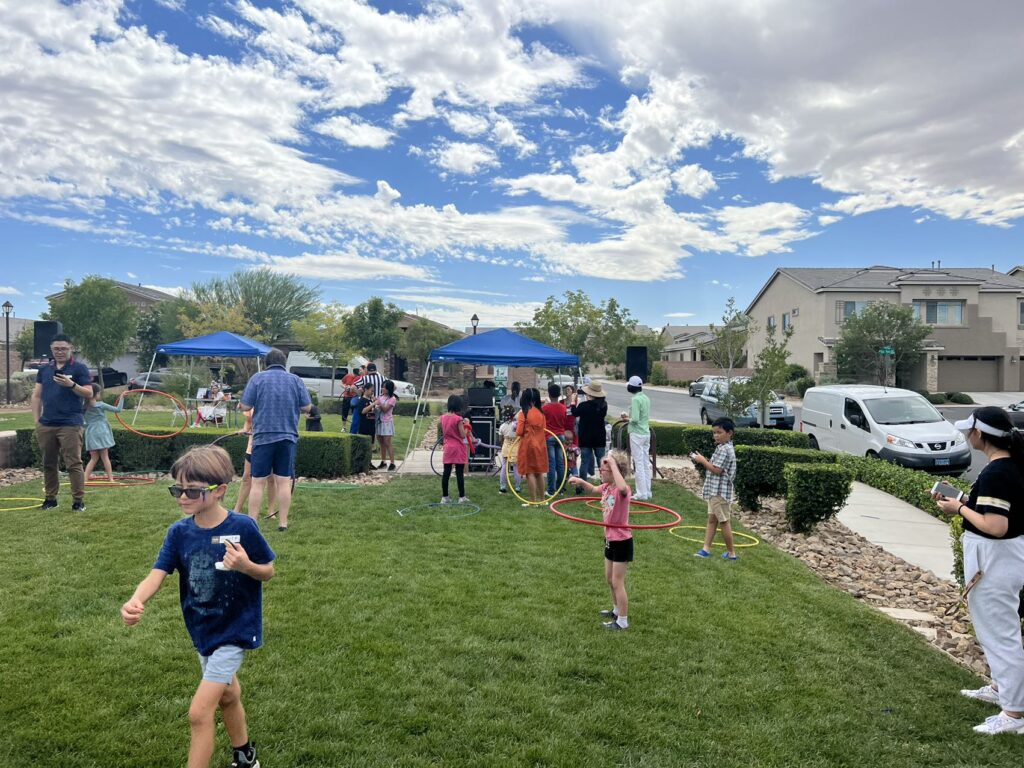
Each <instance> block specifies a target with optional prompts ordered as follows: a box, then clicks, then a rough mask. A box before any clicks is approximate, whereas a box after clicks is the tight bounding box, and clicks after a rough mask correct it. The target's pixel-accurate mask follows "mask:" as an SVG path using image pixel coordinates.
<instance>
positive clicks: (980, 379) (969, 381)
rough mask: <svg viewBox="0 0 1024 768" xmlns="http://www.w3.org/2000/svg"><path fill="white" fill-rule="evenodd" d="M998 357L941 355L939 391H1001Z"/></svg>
mask: <svg viewBox="0 0 1024 768" xmlns="http://www.w3.org/2000/svg"><path fill="white" fill-rule="evenodd" d="M999 360H1000V358H998V357H942V356H941V355H940V356H939V391H941V392H999V391H1001V390H1002V387H1001V386H1000V383H999Z"/></svg>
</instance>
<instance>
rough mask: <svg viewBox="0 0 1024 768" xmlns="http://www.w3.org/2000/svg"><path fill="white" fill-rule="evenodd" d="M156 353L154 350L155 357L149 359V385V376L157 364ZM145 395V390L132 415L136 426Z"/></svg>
mask: <svg viewBox="0 0 1024 768" xmlns="http://www.w3.org/2000/svg"><path fill="white" fill-rule="evenodd" d="M156 355H157V353H156V352H154V353H153V359H152V360H150V361H149V373H147V374H146V386H149V377H150V376H152V375H153V366H154V365H156ZM145 396H146V393H145V392H143V393H142V394H140V395H139V402H138V404H137V405H136V406H135V414H134V415H133V416H132V426H133V427H134V426H135V420H136V419H138V418H139V411H140V410H141V409H142V398H144V397H145Z"/></svg>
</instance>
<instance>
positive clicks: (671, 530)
mask: <svg viewBox="0 0 1024 768" xmlns="http://www.w3.org/2000/svg"><path fill="white" fill-rule="evenodd" d="M680 528H690V529H694V530H698V531H703V530H704V526H703V525H677V526H676V527H675V528H669V529H668V532H669V533H671V534H672V535H673V536H675V537H676V538H677V539H682V540H683V541H692V542H693V543H694V544H703V543H704V539H693V538H690V537H689V536H681V535H680V534H678V533H676V531H678V530H679V529H680ZM732 535H733V536H736V537H738V538H741V539H749V540H750V542H751V543H750V544H736V545H735V546H736V549H745V548H747V547H756V546H757V545H758V544H760V543H761V541H760V539H758V538H756V537H754V536H751V535H750V534H749V533H740V532H739V531H733V532H732ZM711 546H713V547H724V546H725V544H724V543H719V542H717V541H712V542H711Z"/></svg>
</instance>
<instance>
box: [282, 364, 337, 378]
mask: <svg viewBox="0 0 1024 768" xmlns="http://www.w3.org/2000/svg"><path fill="white" fill-rule="evenodd" d="M289 370H290V371H291V372H292V373H294V374H295V375H296V376H299V377H300V378H303V379H328V380H330V378H331V368H330V366H327V365H324V366H318V365H293V366H292V367H291V368H290V369H289ZM346 373H348V371H347V370H346V369H345V368H336V369H335V374H334V378H335V379H340V378H341V377H342V376H344V375H345V374H346Z"/></svg>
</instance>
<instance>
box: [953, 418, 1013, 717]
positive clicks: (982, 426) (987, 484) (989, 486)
mask: <svg viewBox="0 0 1024 768" xmlns="http://www.w3.org/2000/svg"><path fill="white" fill-rule="evenodd" d="M954 426H955V427H956V428H957V429H962V430H965V431H966V432H967V442H968V443H970V446H971V448H973V449H974V450H976V451H984V452H985V455H986V456H987V457H988V463H987V464H986V465H985V468H984V469H983V470H981V474H979V475H978V479H977V480H976V481H975V482H974V487H973V488H971V494H970V496H968V497H967V500H966V501H961V500H960V499H953V498H947V497H945V496H941V495H939V494H936V504H937V505H938V507H939V509H941V510H942V511H943V512H945V513H946V514H947V515H950V516H952V515H960V516H961V517H963V526H964V535H963V551H964V583H966V584H968V585H973V586H970V587H969V588H968V591H967V607H968V610H969V611H970V614H971V623H972V624H973V626H974V633H975V635H976V636H977V638H978V642H979V643H980V644H981V647H982V650H984V652H985V660H986V661H987V662H988V666H989V671H990V672H991V673H992V684H991V685H985V686H982V687H981V688H978V689H977V690H970V689H964V690H961V691H960V693H961V694H963V695H964V696H966V697H968V698H971V699H977V700H980V701H984V702H986V703H989V704H995V705H997V706H999V707H1000V710H1001V711H1000V712H999V713H998V714H995V715H992V716H991V717H989V718H987V719H986V720H985V722H983V723H981V724H980V725H976V726H974V730H975V731H976V732H978V733H984V734H988V735H994V734H997V733H1020V734H1024V647H1022V646H1021V627H1020V616H1019V615H1018V614H1019V606H1020V592H1021V589H1022V588H1024V435H1022V434H1021V432H1020V431H1019V430H1016V429H1014V428H1013V424H1012V423H1011V422H1010V418H1009V416H1007V415H1006V412H1005V411H1004V410H1003V409H1002V408H996V407H994V406H988V407H984V408H978V409H977V410H975V411H974V413H972V414H971V415H970V416H968V417H967V418H966V419H962V420H960V421H958V422H956V423H955V424H954ZM961 498H962V497H961Z"/></svg>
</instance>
